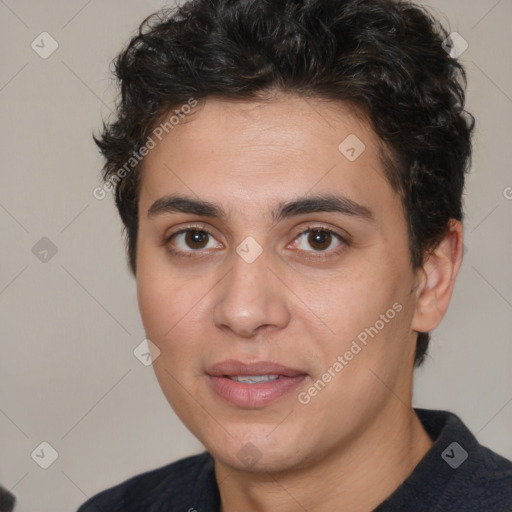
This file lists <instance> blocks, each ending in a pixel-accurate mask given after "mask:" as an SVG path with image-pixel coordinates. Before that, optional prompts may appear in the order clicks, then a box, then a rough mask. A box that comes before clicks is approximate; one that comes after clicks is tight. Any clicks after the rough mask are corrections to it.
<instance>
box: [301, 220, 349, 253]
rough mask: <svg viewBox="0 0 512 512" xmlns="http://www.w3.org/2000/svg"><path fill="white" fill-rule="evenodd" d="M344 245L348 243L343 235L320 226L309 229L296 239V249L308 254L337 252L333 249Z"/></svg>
mask: <svg viewBox="0 0 512 512" xmlns="http://www.w3.org/2000/svg"><path fill="white" fill-rule="evenodd" d="M343 245H347V242H346V240H345V239H344V238H343V237H342V236H341V235H339V234H338V233H335V232H334V231H332V230H330V229H326V228H323V227H319V226H313V227H309V228H308V229H307V230H306V231H303V232H302V233H300V235H299V236H298V237H297V238H296V239H295V247H296V248H297V249H299V250H301V251H307V252H336V251H335V250H332V249H336V248H338V247H340V246H343ZM310 248H312V249H313V251H311V249H310ZM330 249H331V250H330Z"/></svg>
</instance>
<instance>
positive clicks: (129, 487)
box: [78, 452, 217, 512]
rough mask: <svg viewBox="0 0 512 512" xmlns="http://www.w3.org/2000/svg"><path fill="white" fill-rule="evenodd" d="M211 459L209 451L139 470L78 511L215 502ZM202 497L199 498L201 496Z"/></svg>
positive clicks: (150, 510)
mask: <svg viewBox="0 0 512 512" xmlns="http://www.w3.org/2000/svg"><path fill="white" fill-rule="evenodd" d="M213 468H214V464H213V458H212V457H211V455H210V454H209V453H208V452H204V453H202V454H200V455H195V456H192V457H187V458H185V459H181V460H179V461H177V462H173V463H172V464H168V465H166V466H163V467H161V468H158V469H154V470H152V471H148V472H145V473H142V474H140V475H136V476H134V477H131V478H130V479H128V480H126V481H124V482H122V483H120V484H118V485H116V486H115V487H112V488H110V489H107V490H105V491H102V492H100V493H99V494H97V495H95V496H93V497H92V498H90V499H89V500H88V501H87V502H85V503H84V504H83V505H82V506H81V507H80V508H79V509H78V512H105V511H107V510H108V511H109V512H121V511H122V512H135V511H137V512H138V511H140V510H144V511H145V512H157V511H158V512H165V511H167V510H168V511H171V510H178V509H179V510H184V511H185V512H186V511H187V510H189V509H194V507H195V503H196V501H197V500H198V499H203V500H204V499H205V497H206V496H205V495H207V496H208V498H207V502H210V503H212V502H214V501H215V493H216V491H217V488H216V484H215V476H214V470H213ZM201 496H202V498H201Z"/></svg>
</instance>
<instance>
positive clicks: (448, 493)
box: [419, 411, 512, 512]
mask: <svg viewBox="0 0 512 512" xmlns="http://www.w3.org/2000/svg"><path fill="white" fill-rule="evenodd" d="M419 416H420V418H422V420H423V423H424V425H425V426H426V427H427V429H428V428H429V427H430V428H431V429H432V427H434V428H433V430H435V426H438V428H439V427H440V428H439V430H438V438H437V440H436V442H435V444H434V446H433V449H432V450H431V451H432V455H435V458H436V459H437V460H438V461H439V462H437V467H438V469H437V471H438V474H441V475H442V479H443V484H442V485H441V487H444V492H442V493H441V498H440V500H439V502H437V506H438V508H436V509H435V510H443V511H444V510H447V511H451V510H453V511H458V510H466V511H468V512H473V511H475V512H476V511H482V510H485V511H486V512H502V511H504V510H512V462H511V461H509V460H508V459H506V458H505V457H502V456H501V455H498V454H497V453H495V452H493V451H492V450H490V449H489V448H487V447H485V446H483V445H481V444H480V443H479V442H478V440H477V439H476V437H475V436H474V435H473V434H472V433H471V432H470V431H469V429H468V428H467V427H466V425H465V424H464V423H463V422H462V421H461V419H460V418H459V417H458V416H456V415H454V414H452V413H447V412H446V411H421V412H420V414H419ZM436 424H437V425H436ZM430 469H433V467H431V468H430Z"/></svg>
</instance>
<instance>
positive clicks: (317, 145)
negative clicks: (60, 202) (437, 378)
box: [80, 0, 512, 512]
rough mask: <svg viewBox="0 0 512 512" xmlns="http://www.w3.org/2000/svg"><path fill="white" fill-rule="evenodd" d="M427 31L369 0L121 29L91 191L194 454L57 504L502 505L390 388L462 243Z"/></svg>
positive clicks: (236, 507) (423, 24) (400, 9)
mask: <svg viewBox="0 0 512 512" xmlns="http://www.w3.org/2000/svg"><path fill="white" fill-rule="evenodd" d="M447 37H448V34H447V33H446V32H445V31H444V30H443V29H442V28H441V27H439V26H438V25H437V23H436V22H435V21H434V20H433V19H432V18H431V17H430V16H429V15H428V14H427V13H426V12H425V11H424V10H423V9H421V8H419V7H417V6H415V5H412V4H410V3H405V2H397V1H393V0H338V1H328V0H311V1H307V2H299V1H296V0H281V1H275V2H266V1H263V0H233V1H220V0H198V1H193V2H189V3H186V4H184V5H183V6H182V7H181V8H180V9H178V10H177V11H176V12H165V13H162V14H160V15H159V16H156V17H151V18H150V19H149V20H146V22H145V23H144V24H143V25H142V26H141V30H140V33H139V35H138V36H137V37H135V38H134V39H133V40H132V41H131V42H130V44H129V46H128V48H127V49H126V50H125V51H124V52H123V53H122V54H121V55H120V56H119V58H118V59H117V62H116V74H117V77H118V79H119V81H120V86H121V100H120V103H119V105H118V110H117V118H116V119H115V120H114V121H112V122H111V123H109V124H108V125H105V126H104V130H103V133H102V134H101V136H100V137H99V138H96V139H95V140H96V142H97V144H98V146H99V147H100V149H101V151H102V153H103V155H104V157H105V159H106V164H105V168H104V177H105V185H104V186H103V187H102V188H100V189H98V190H97V191H96V193H98V194H101V193H104V192H105V191H108V190H114V191H115V197H116V204H117V207H118V209H119V212H120V215H121V218H122V220H123V222H124V225H125V227H126V233H127V248H128V257H129V263H130V267H131V269H132V271H133V273H134V275H135V276H136V280H137V292H138V300H139V307H140V311H141V315H142V320H143V323H144V327H145V330H146V334H147V338H148V339H149V340H150V342H149V346H150V349H151V351H152V357H153V366H154V369H155V372H156V375H157V378H158V380H159V383H160V385H161V387H162V390H163V392H164V394H165V396H166V397H167V399H168V401H169V403H170V405H171V406H172V407H173V409H174V410H175V412H176V413H177V415H178V416H179V417H180V418H181V420H182V421H183V422H184V424H185V425H186V426H187V428H188V429H189V430H190V431H191V432H192V433H193V434H194V435H195V436H196V437H197V438H198V439H199V440H200V441H201V442H202V443H203V444H204V446H205V447H206V450H207V451H206V452H205V453H204V454H201V455H199V456H195V457H190V458H187V459H184V460H181V461H178V462H176V463H174V464H171V465H169V466H166V467H164V468H160V469H158V470H155V471H153V472H150V473H146V474H144V475H139V476H136V477H134V478H132V479H130V480H128V481H127V482H125V483H123V484H120V485H119V486H117V487H114V488H113V489H110V490H107V491H104V492H103V493H100V494H99V495H97V496H95V497H93V498H92V499H91V500H89V501H88V502H87V503H86V504H84V505H83V506H82V507H81V508H80V512H92V511H101V510H105V511H110V512H111V511H117V510H118V511H121V510H122V511H136V510H137V511H138V510H144V511H180V510H183V511H186V510H188V511H200V512H206V511H207V512H210V511H211V512H213V511H222V512H235V511H269V510H276V509H277V510H279V511H284V512H291V511H302V510H312V511H313V510H314V511H317V512H324V511H333V510H336V511H351V512H367V511H371V510H377V511H379V512H386V511H397V510H406V511H443V512H451V511H453V512H455V511H465V512H470V511H483V510H485V511H496V512H498V511H505V510H512V464H511V463H510V462H509V461H507V460H506V459H504V458H502V457H500V456H499V455H497V454H495V453H493V452H491V451H490V450H488V449H487V448H484V447H482V446H480V445H479V444H478V442H477V441H476V439H475V438H474V437H473V435H472V434H471V433H470V432H469V431H468V430H467V428H466V427H465V426H464V425H463V424H462V422H461V421H460V420H459V419H458V418H457V417H456V416H454V415H453V414H450V413H447V412H442V411H426V410H417V411H415V410H414V409H413V408H412V406H411V403H412V381H413V369H414V366H415V365H416V366H417V365H419V364H421V362H422V360H423V357H424V355H425V352H426V350H427V346H428V341H429V335H428V333H429V331H431V330H432V329H434V328H435V327H436V326H437V325H438V324H439V323H440V321H441V319H442V318H443V315H444V314H445V312H446V310H447V307H448V304H449V301H450V298H451V294H452V290H453V287H454V283H455V279H456V276H457V272H458V270H459V267H460V264H461V261H462V254H463V230H462V224H461V222H462V218H463V214H462V204H461V196H462V192H463V187H464V175H465V172H466V170H467V168H468V165H469V158H470V154H471V143H470V135H471V131H472V128H473V120H472V117H471V116H470V115H469V114H467V113H466V112H465V110H464V90H463V84H464V78H465V76H464V70H463V69H462V67H461V66H460V64H459V63H458V62H457V61H456V60H454V59H453V58H451V57H450V55H449V53H448V52H447V50H449V48H450V44H446V39H447ZM448 41H449V40H448ZM150 429H151V427H150V424H149V425H148V435H150ZM169 442H172V440H171V439H169Z"/></svg>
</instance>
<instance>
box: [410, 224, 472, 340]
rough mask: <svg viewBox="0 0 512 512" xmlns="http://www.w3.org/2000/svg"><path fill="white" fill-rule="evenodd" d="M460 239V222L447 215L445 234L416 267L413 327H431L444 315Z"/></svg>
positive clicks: (419, 329)
mask: <svg viewBox="0 0 512 512" xmlns="http://www.w3.org/2000/svg"><path fill="white" fill-rule="evenodd" d="M463 239H464V235H463V229H462V224H461V222H460V221H457V220H454V219H451V220H450V224H449V229H448V231H447V233H446V235H445V237H444V238H443V239H442V240H441V242H440V243H439V244H438V245H437V247H435V248H434V249H433V250H432V251H431V252H430V253H429V255H428V256H427V257H426V260H425V263H424V264H423V267H422V268H421V269H419V270H418V286H417V288H416V309H415V312H414V317H413V321H412V329H413V330H414V331H416V332H428V331H431V330H432V329H434V328H436V327H437V326H438V325H439V323H440V322H441V320H442V318H443V316H444V315H445V313H446V310H447V309H448V305H449V303H450V299H451V296H452V292H453V288H454V286H455V279H456V277H457V273H458V271H459V268H460V265H461V263H462V257H463V252H464V251H463Z"/></svg>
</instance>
